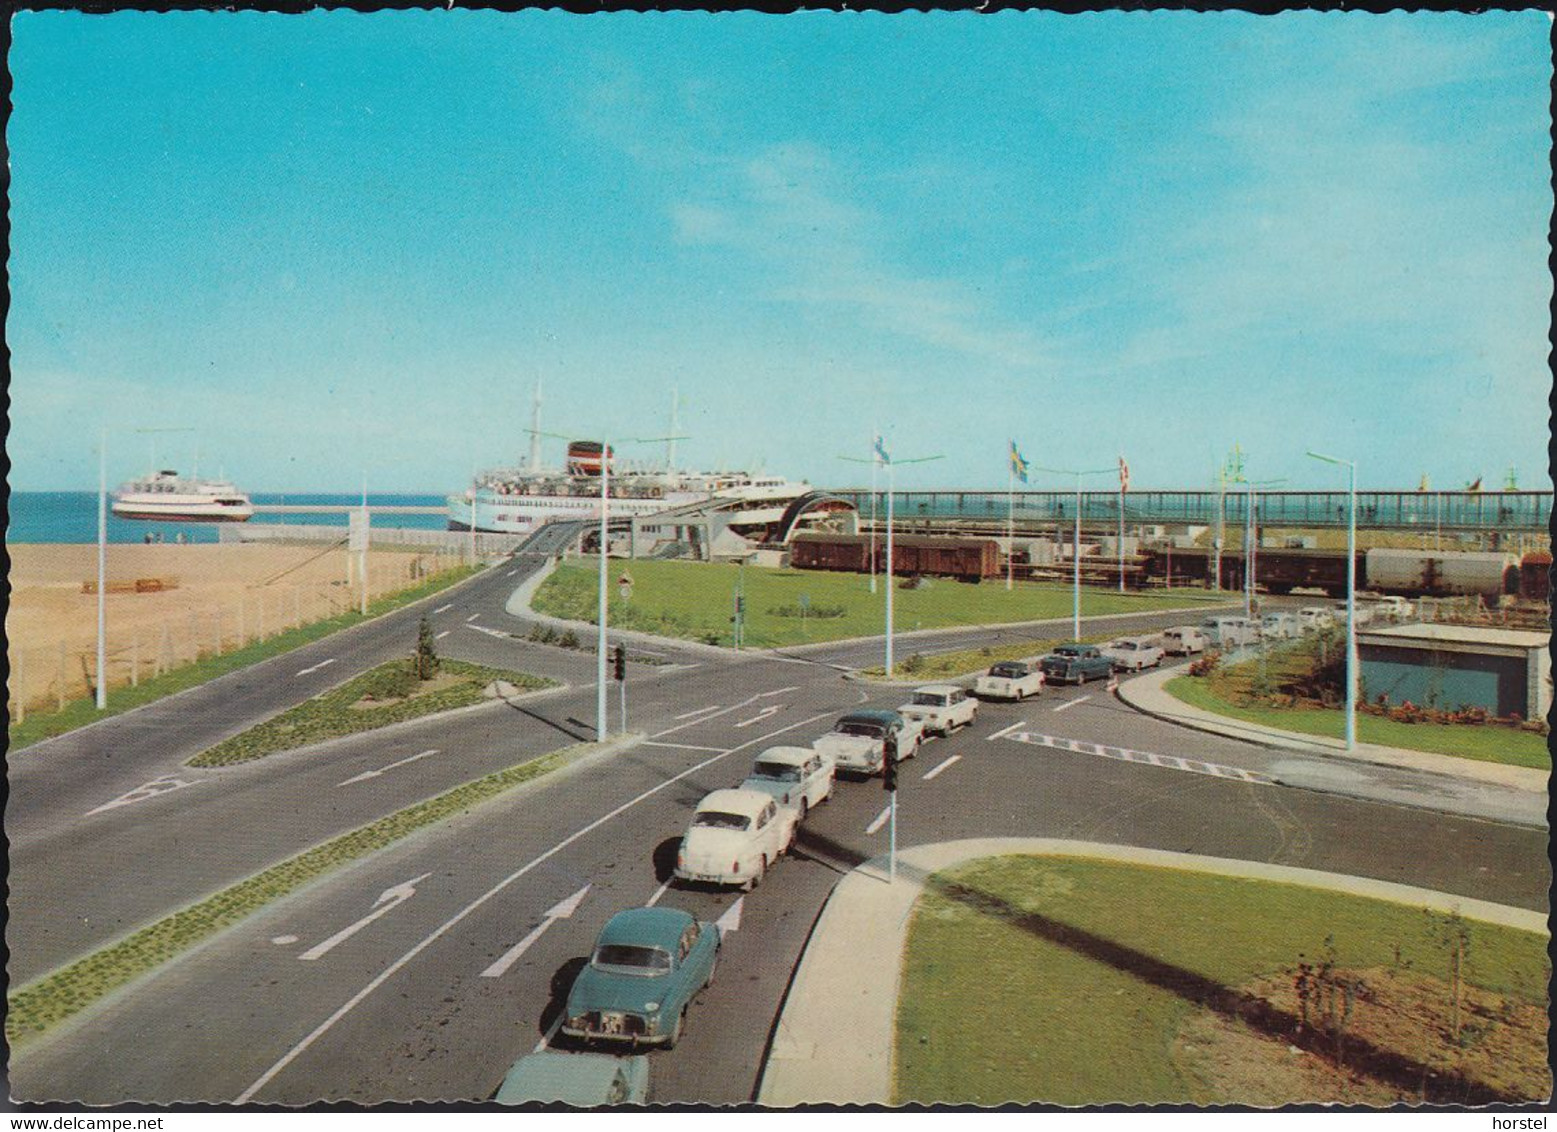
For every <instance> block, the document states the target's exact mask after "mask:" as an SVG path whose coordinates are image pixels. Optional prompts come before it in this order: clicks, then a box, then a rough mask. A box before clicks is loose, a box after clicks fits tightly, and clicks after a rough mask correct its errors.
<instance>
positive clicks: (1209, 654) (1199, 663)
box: [1189, 649, 1222, 676]
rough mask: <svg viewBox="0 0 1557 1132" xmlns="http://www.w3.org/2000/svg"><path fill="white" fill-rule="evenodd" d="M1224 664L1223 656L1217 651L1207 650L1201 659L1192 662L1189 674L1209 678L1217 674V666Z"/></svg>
mask: <svg viewBox="0 0 1557 1132" xmlns="http://www.w3.org/2000/svg"><path fill="white" fill-rule="evenodd" d="M1221 663H1222V654H1221V653H1219V652H1217V651H1216V650H1215V649H1207V650H1206V651H1205V652H1204V653H1202V654H1201V655H1200V657H1199V659H1197V660H1194V661H1191V662H1190V666H1189V674H1190V675H1191V676H1209V675H1211V673H1213V672H1215V671H1216V669H1217V666H1218V665H1219V664H1221Z"/></svg>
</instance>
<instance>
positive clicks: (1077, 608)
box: [1038, 468, 1116, 641]
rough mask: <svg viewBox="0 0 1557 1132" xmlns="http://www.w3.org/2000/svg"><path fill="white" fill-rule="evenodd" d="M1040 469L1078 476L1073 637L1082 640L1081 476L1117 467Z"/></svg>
mask: <svg viewBox="0 0 1557 1132" xmlns="http://www.w3.org/2000/svg"><path fill="white" fill-rule="evenodd" d="M1038 470H1039V471H1040V472H1050V473H1053V474H1054V475H1059V476H1075V477H1076V530H1075V543H1074V545H1073V547H1072V549H1071V639H1072V640H1077V641H1079V640H1081V477H1082V476H1100V475H1102V474H1103V473H1105V472H1112V471H1115V470H1116V469H1114V468H1089V469H1087V470H1086V471H1077V470H1076V469H1075V468H1039V469H1038Z"/></svg>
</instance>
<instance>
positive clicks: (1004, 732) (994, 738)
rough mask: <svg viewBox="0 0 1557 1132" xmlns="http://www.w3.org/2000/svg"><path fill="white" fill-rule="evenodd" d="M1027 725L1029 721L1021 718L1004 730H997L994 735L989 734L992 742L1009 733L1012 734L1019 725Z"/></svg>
mask: <svg viewBox="0 0 1557 1132" xmlns="http://www.w3.org/2000/svg"><path fill="white" fill-rule="evenodd" d="M1026 726H1027V721H1026V720H1025V719H1024V720H1019V721H1018V722H1016V723H1013V724H1012V725H1011V726H1010V727H1007V728H1006V729H1005V730H1004V731H997V732H995V733H994V734H993V735H991V736H989V741H990V742H991V743H993V742H994V741H995V740H996V739H1003V738H1005V737H1006V736H1007V735H1009V734H1011V732H1013V731H1015V730H1016V729H1017V728H1018V727H1026Z"/></svg>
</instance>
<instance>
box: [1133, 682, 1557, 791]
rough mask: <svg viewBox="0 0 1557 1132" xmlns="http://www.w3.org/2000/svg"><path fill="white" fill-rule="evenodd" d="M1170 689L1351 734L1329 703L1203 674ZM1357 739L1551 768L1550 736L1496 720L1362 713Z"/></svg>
mask: <svg viewBox="0 0 1557 1132" xmlns="http://www.w3.org/2000/svg"><path fill="white" fill-rule="evenodd" d="M1164 687H1166V689H1167V691H1168V693H1169V694H1170V695H1172V696H1175V697H1177V698H1178V699H1180V700H1182V701H1184V703H1186V704H1189V705H1190V706H1191V707H1197V708H1200V709H1202V710H1204V711H1210V712H1215V713H1216V714H1217V715H1225V716H1227V717H1228V718H1230V719H1238V720H1242V721H1243V722H1245V723H1258V724H1261V725H1263V726H1265V727H1279V728H1280V729H1281V730H1283V731H1296V732H1298V733H1299V734H1303V735H1322V736H1328V737H1329V738H1332V739H1341V738H1344V737H1345V735H1346V713H1345V712H1344V711H1335V710H1330V709H1325V708H1304V707H1292V708H1278V707H1261V706H1255V705H1250V704H1239V703H1234V702H1232V701H1230V700H1228V699H1226V698H1224V697H1223V696H1221V695H1218V694H1217V692H1216V691H1215V690H1214V689H1213V688H1212V687H1211V686H1210V685H1209V684H1208V683H1207V682H1206V681H1205V680H1204V679H1202V678H1200V677H1195V676H1176V677H1174V678H1173V679H1172V680H1169V681H1168V682H1167V684H1166V685H1164ZM1357 741H1358V742H1359V743H1377V744H1379V745H1380V746H1384V747H1403V748H1405V749H1406V750H1408V751H1428V752H1431V753H1432V754H1438V755H1454V756H1456V757H1458V758H1462V759H1475V760H1477V761H1479V762H1490V763H1506V764H1507V765H1509V766H1523V767H1532V768H1534V769H1536V770H1551V768H1552V756H1551V752H1550V751H1549V750H1547V747H1546V737H1545V736H1544V735H1539V734H1537V733H1535V732H1533V731H1521V730H1517V729H1515V728H1512V727H1503V726H1499V725H1498V724H1494V723H1481V724H1473V723H1400V722H1397V721H1396V720H1393V719H1385V718H1383V717H1381V716H1374V715H1361V714H1359V715H1358V716H1357Z"/></svg>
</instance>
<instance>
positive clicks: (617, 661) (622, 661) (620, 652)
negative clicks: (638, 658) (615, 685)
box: [611, 645, 627, 680]
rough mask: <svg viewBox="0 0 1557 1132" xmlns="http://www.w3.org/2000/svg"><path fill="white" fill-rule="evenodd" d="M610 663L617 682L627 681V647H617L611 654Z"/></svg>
mask: <svg viewBox="0 0 1557 1132" xmlns="http://www.w3.org/2000/svg"><path fill="white" fill-rule="evenodd" d="M611 663H612V665H613V667H614V673H615V676H616V678H617V679H618V680H625V679H627V646H626V645H617V646H616V649H615V650H614V651H613V652H612V654H611Z"/></svg>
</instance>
